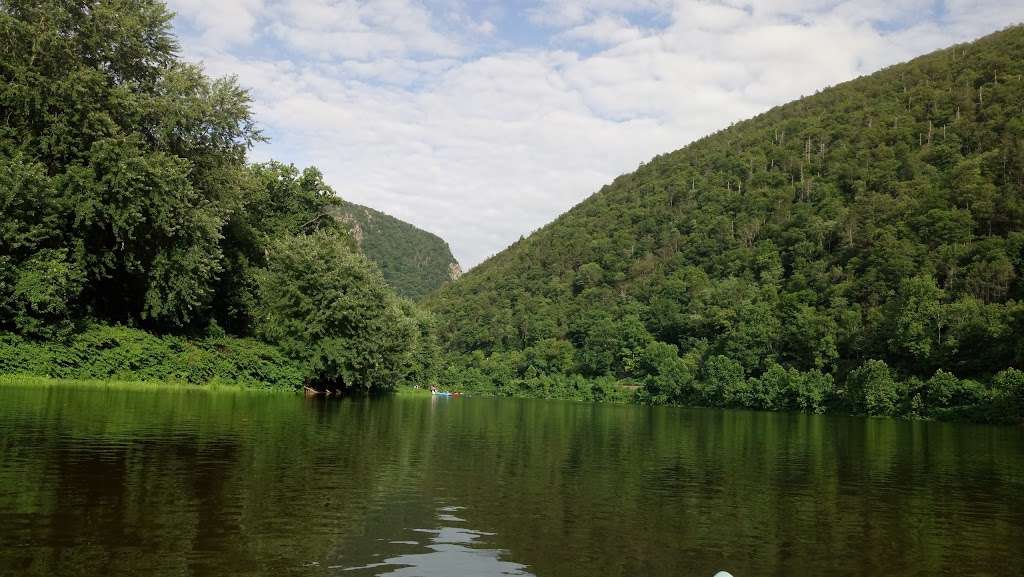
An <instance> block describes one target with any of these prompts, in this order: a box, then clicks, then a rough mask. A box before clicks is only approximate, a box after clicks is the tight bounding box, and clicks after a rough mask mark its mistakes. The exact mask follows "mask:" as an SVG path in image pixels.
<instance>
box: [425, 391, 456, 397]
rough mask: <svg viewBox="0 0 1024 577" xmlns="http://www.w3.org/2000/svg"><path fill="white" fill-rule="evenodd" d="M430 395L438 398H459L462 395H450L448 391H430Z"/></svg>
mask: <svg viewBox="0 0 1024 577" xmlns="http://www.w3.org/2000/svg"><path fill="white" fill-rule="evenodd" d="M430 394H431V395H437V396H438V397H461V396H462V393H458V392H455V393H452V392H450V391H430Z"/></svg>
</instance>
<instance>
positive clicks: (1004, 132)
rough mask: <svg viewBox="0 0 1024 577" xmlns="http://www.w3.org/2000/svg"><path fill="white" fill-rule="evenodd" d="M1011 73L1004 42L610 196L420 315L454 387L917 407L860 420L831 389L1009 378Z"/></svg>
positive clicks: (1016, 124) (907, 400) (1014, 151)
mask: <svg viewBox="0 0 1024 577" xmlns="http://www.w3.org/2000/svg"><path fill="white" fill-rule="evenodd" d="M1022 62H1024V28H1022V27H1020V26H1013V27H1010V28H1007V29H1005V30H1003V31H1000V32H996V33H994V34H992V35H989V36H986V37H984V38H982V39H979V40H977V41H975V42H973V43H968V44H958V45H956V46H953V47H950V48H946V49H943V50H939V51H936V52H933V53H931V54H928V55H924V56H921V57H918V58H915V59H914V60H911V61H909V62H907V63H903V64H898V65H894V66H890V67H887V68H885V69H883V70H880V71H878V72H876V73H874V74H871V75H867V76H863V77H861V78H858V79H854V80H851V81H848V82H844V83H841V84H838V85H836V86H833V87H830V88H827V89H824V90H822V91H820V92H818V93H816V94H814V95H811V96H806V97H803V98H801V99H799V100H795V101H793V102H790V103H787V104H784V105H781V106H777V107H774V108H772V109H771V110H768V111H766V112H764V113H762V114H760V115H757V116H755V117H753V118H751V119H748V120H744V121H742V122H738V123H736V124H733V125H732V126H730V127H728V128H725V129H723V130H721V131H718V132H715V133H713V134H711V135H708V136H705V137H702V138H700V139H698V140H696V141H694V142H692V143H690V144H688V145H686V146H684V147H683V148H680V149H678V150H676V151H673V152H670V153H666V154H662V155H658V156H656V157H654V158H653V159H651V160H650V161H649V162H646V163H643V164H642V165H641V166H640V168H639V169H638V170H637V171H635V172H633V173H630V174H625V175H621V176H619V177H617V178H616V179H615V180H614V181H613V182H612V183H610V184H608V185H605V186H604V187H602V188H601V189H600V190H599V191H597V192H596V193H594V194H593V195H591V196H590V197H588V198H587V199H586V200H584V201H582V202H581V203H579V204H577V205H576V206H575V207H573V208H572V209H570V210H569V211H567V212H566V213H564V214H562V215H560V216H559V217H558V218H556V219H555V220H554V221H552V222H551V223H549V224H547V225H545V226H544V227H542V228H540V229H538V230H537V231H535V232H534V233H532V234H531V235H530V236H529V237H527V238H525V239H523V240H521V241H518V242H516V243H514V244H513V245H511V246H510V247H509V248H507V249H505V250H504V251H502V252H500V253H498V254H497V255H495V256H494V257H492V258H490V259H488V260H487V261H485V262H484V263H481V264H480V265H478V266H477V267H474V269H473V270H472V271H470V272H469V273H467V274H466V275H465V276H464V277H463V278H462V279H461V280H460V281H459V282H457V283H453V284H451V285H449V286H447V287H445V288H443V289H442V290H441V291H438V292H437V293H434V294H433V295H431V296H430V297H428V299H427V301H426V302H427V304H428V306H429V307H430V308H432V309H433V310H434V311H435V313H436V314H437V315H438V317H439V318H440V319H441V326H442V329H441V331H440V334H441V335H442V338H444V339H446V340H447V344H448V346H449V347H451V348H452V349H453V350H454V351H456V352H457V353H459V354H467V355H468V354H469V353H473V354H472V355H469V356H467V357H465V358H464V359H463V361H464V362H465V363H468V366H469V367H470V368H473V369H475V370H479V371H480V372H481V374H483V375H485V376H486V375H487V374H491V373H495V374H497V373H501V374H504V375H505V376H510V377H512V378H514V379H517V382H518V383H520V385H521V386H531V385H529V383H530V382H535V381H536V379H537V378H540V377H542V376H545V375H547V376H553V375H560V376H566V375H569V376H581V377H585V378H589V379H595V378H612V379H616V380H618V381H619V382H622V381H636V382H645V383H646V384H647V387H646V388H645V394H647V395H648V397H649V398H652V399H655V400H660V401H666V402H682V403H687V404H713V405H721V404H725V405H729V404H733V405H742V406H764V405H765V404H771V403H769V402H767V401H765V402H762V401H758V400H756V399H753V397H751V395H753V393H752V392H751V391H750V390H743V391H741V392H738V393H736V395H738V396H731V395H732V394H731V393H728V394H727V393H726V392H724V391H723V390H722V388H723V387H725V388H728V387H732V386H735V387H738V388H740V389H743V388H744V387H746V389H750V388H751V387H754V386H755V385H757V384H758V382H759V379H762V378H763V377H764V375H766V374H767V373H768V372H769V371H775V370H777V369H778V368H783V369H787V370H789V369H792V370H796V371H799V372H801V374H803V373H807V372H809V371H817V373H819V374H821V375H824V376H827V377H829V378H830V379H833V380H834V383H830V384H828V386H827V387H826V386H825V385H822V388H823V389H828V390H827V391H824V392H823V393H822V394H823V398H828V399H830V400H829V402H833V403H836V404H844V405H846V406H848V407H849V408H852V409H853V410H855V411H861V412H863V411H868V412H872V411H873V412H895V411H898V410H910V409H908V408H907V407H904V406H903V405H907V406H909V404H911V403H913V402H914V394H918V395H919V396H920V395H923V397H927V396H928V395H929V394H930V393H928V391H927V390H925V389H923V388H921V387H918V389H920V390H919V391H917V392H915V393H914V394H910V393H908V392H907V391H909V390H910V388H912V385H907V387H903V385H899V386H898V387H897V386H896V385H894V387H895V388H900V387H903V388H905V389H906V391H902V389H901V391H898V392H896V393H893V395H894V396H893V398H894V399H895V398H897V397H898V399H899V403H902V404H903V405H901V406H900V407H896V406H888V405H885V406H880V407H872V408H868V407H867V406H866V404H865V403H866V401H865V398H864V396H863V395H860V396H857V395H851V394H848V390H847V389H849V386H848V385H847V381H848V380H849V379H848V377H849V375H850V373H851V372H852V371H854V370H855V369H857V368H858V367H861V366H863V365H864V364H865V363H867V362H869V361H872V360H878V361H881V362H882V363H883V364H885V369H884V372H885V374H887V375H890V376H891V378H892V379H893V382H897V381H899V382H900V383H904V382H905V381H904V380H901V379H928V378H931V377H933V376H934V375H935V371H947V372H951V373H955V374H957V375H958V376H961V377H968V378H970V379H980V380H986V379H989V378H991V376H992V374H993V373H995V372H996V371H998V370H999V369H1000V368H1003V367H1007V366H1020V363H1021V361H1022V360H1024V344H1022V343H1024V339H1022V331H1021V330H1020V329H1019V328H1016V327H1019V326H1020V323H1022V322H1024V321H1022V319H1024V312H1022V307H1021V305H1020V302H1019V301H1020V299H1021V297H1022V296H1024V286H1022V283H1021V282H1020V278H1021V275H1020V274H1019V271H1020V270H1021V267H1022V263H1024V256H1022V253H1021V248H1022V247H1024V233H1022V229H1024V184H1022V175H1024V144H1022V143H1024V97H1022V95H1024V82H1022V73H1024V66H1022V64H1021V63H1022ZM979 315H980V316H981V317H985V318H986V319H987V320H986V321H979V322H973V323H972V322H970V321H969V320H967V319H969V318H970V317H975V318H976V317H977V316H979ZM796 327H801V328H800V330H797V329H796ZM997 334H998V335H1001V337H1000V338H996V337H995V335H997ZM659 347H660V349H659ZM665 347H669V348H672V349H674V352H671V351H668V350H667V349H666V348H665ZM670 352H671V354H670ZM552 359H555V360H552ZM552 363H554V364H552ZM659 363H660V365H659ZM723 367H724V369H723ZM719 369H722V370H724V371H725V373H728V374H729V376H727V377H725V376H722V374H713V373H716V371H718V372H719V373H721V372H722V371H721V370H719ZM672 371H675V372H677V373H678V374H679V375H682V376H677V378H673V379H663V378H661V373H662V372H672ZM879 374H880V375H881V374H882V373H881V372H879ZM741 377H742V379H748V380H752V381H751V382H750V383H748V384H744V385H742V386H741V385H740V384H738V383H739V382H740V380H742V379H741ZM531 379H532V380H533V381H531ZM659 379H660V380H659ZM723 379H724V380H723ZM493 381H494V382H495V383H497V379H493ZM669 381H674V384H673V382H669ZM754 381H757V382H754ZM723 382H727V383H729V385H728V386H725V385H722V383H723ZM659 383H660V384H659ZM965 386H967V387H968V388H970V386H973V385H965ZM707 387H711V388H715V387H718V388H717V389H716V390H714V391H708V390H703V388H707ZM858 394H859V393H858ZM744 396H745V397H744ZM755 396H756V395H755ZM740 397H744V398H742V399H741V398H740ZM923 397H922V398H923ZM890 400H892V399H890ZM772 402H775V401H774V400H773V401H772ZM823 402H824V401H823ZM922 402H923V401H922ZM883 404H884V403H883ZM892 404H896V401H895V400H892ZM936 409H938V407H936Z"/></svg>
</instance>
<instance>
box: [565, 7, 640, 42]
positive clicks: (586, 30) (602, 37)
mask: <svg viewBox="0 0 1024 577" xmlns="http://www.w3.org/2000/svg"><path fill="white" fill-rule="evenodd" d="M643 36H644V33H643V31H642V30H640V29H639V28H637V27H636V26H633V25H632V24H631V23H630V22H629V20H627V19H626V18H625V17H623V16H620V15H608V14H605V15H602V16H598V17H597V18H594V19H593V20H591V21H590V22H587V23H586V24H580V25H578V26H574V27H572V28H570V29H568V30H566V31H565V32H562V33H561V34H559V36H558V37H559V39H560V40H562V41H572V40H584V41H588V42H593V43H595V44H604V45H608V44H610V45H615V44H622V43H624V42H630V41H632V40H637V39H639V38H642V37H643Z"/></svg>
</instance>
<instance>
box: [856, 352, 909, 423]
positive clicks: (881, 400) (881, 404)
mask: <svg viewBox="0 0 1024 577" xmlns="http://www.w3.org/2000/svg"><path fill="white" fill-rule="evenodd" d="M846 394H847V400H848V401H849V402H850V403H851V405H852V406H853V408H854V410H855V411H857V412H863V413H867V414H869V415H895V414H896V412H897V410H898V409H899V407H898V403H899V400H900V396H901V391H900V387H899V384H898V383H897V382H896V379H894V378H893V375H892V371H890V370H889V366H888V365H886V364H885V362H884V361H880V360H877V359H872V360H869V361H867V362H865V363H864V364H863V365H861V366H859V367H857V368H856V369H854V370H852V371H850V374H849V375H847V377H846Z"/></svg>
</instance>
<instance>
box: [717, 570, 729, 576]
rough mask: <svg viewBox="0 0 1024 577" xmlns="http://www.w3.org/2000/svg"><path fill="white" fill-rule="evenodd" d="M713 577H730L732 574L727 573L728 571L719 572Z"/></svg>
mask: <svg viewBox="0 0 1024 577" xmlns="http://www.w3.org/2000/svg"><path fill="white" fill-rule="evenodd" d="M715 577H732V573H729V572H728V571H719V572H718V573H715Z"/></svg>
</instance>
